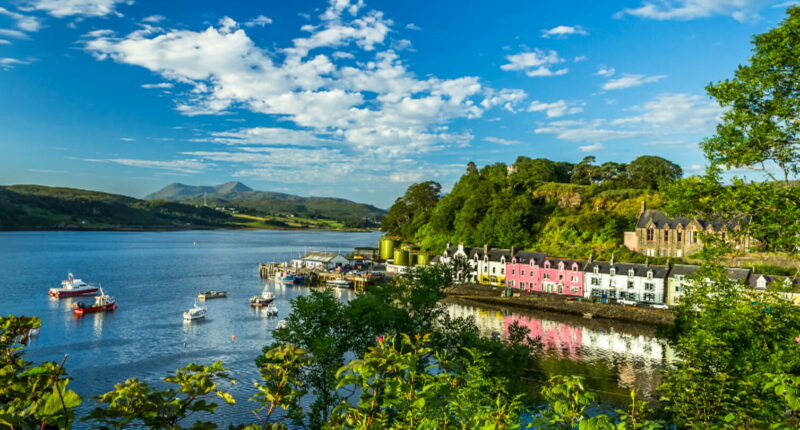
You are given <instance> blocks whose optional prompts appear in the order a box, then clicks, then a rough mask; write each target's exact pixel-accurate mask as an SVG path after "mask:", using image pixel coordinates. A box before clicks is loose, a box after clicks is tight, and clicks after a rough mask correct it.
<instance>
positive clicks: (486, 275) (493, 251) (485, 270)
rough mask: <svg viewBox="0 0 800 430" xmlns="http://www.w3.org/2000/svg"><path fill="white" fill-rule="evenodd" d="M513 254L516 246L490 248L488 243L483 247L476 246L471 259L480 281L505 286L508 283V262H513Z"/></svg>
mask: <svg viewBox="0 0 800 430" xmlns="http://www.w3.org/2000/svg"><path fill="white" fill-rule="evenodd" d="M513 255H514V248H511V249H500V248H490V247H489V246H488V245H484V246H483V248H475V249H474V250H473V251H472V258H471V260H472V261H473V262H474V264H475V268H476V275H477V277H476V278H477V281H478V283H480V284H484V285H495V286H500V287H504V286H505V285H506V263H510V262H511V257H512V256H513Z"/></svg>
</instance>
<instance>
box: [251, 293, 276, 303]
mask: <svg viewBox="0 0 800 430" xmlns="http://www.w3.org/2000/svg"><path fill="white" fill-rule="evenodd" d="M274 300H275V295H274V294H272V293H271V292H269V291H264V292H262V293H261V295H260V296H253V297H250V306H254V307H264V306H269V305H270V303H272V302H273V301H274Z"/></svg>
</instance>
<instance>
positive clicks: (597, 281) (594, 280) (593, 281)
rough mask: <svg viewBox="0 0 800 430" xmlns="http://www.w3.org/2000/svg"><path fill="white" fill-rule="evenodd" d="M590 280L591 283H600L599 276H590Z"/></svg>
mask: <svg viewBox="0 0 800 430" xmlns="http://www.w3.org/2000/svg"><path fill="white" fill-rule="evenodd" d="M590 282H591V283H592V285H600V278H595V277H592V280H591V281H590Z"/></svg>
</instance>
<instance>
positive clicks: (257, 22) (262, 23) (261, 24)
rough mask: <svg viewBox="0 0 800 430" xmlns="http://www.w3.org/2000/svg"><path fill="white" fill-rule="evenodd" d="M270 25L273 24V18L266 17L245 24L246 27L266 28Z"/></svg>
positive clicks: (258, 17)
mask: <svg viewBox="0 0 800 430" xmlns="http://www.w3.org/2000/svg"><path fill="white" fill-rule="evenodd" d="M269 24H272V18H268V17H266V16H264V15H259V16H257V17H255V18H253V19H251V20H250V21H247V22H245V23H244V26H245V27H264V26H267V25H269Z"/></svg>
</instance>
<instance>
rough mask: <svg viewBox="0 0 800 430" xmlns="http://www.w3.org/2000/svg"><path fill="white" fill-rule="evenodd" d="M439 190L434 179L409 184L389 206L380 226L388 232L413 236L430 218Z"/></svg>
mask: <svg viewBox="0 0 800 430" xmlns="http://www.w3.org/2000/svg"><path fill="white" fill-rule="evenodd" d="M441 191H442V186H441V185H439V184H438V183H436V182H434V181H426V182H421V183H419V184H414V185H411V186H410V187H408V189H407V190H406V192H405V194H404V195H403V196H402V197H399V198H398V199H397V200H395V202H394V204H393V205H392V207H391V208H389V213H388V214H386V218H384V219H383V222H382V223H381V228H382V229H383V230H384V231H386V232H387V233H389V234H393V235H400V236H402V237H405V238H409V239H410V238H413V237H414V232H416V231H417V230H418V229H419V227H421V226H422V225H423V224H425V223H426V222H427V221H428V219H429V218H430V213H431V211H432V210H433V208H434V207H435V206H436V203H438V202H439V199H440V198H441Z"/></svg>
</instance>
